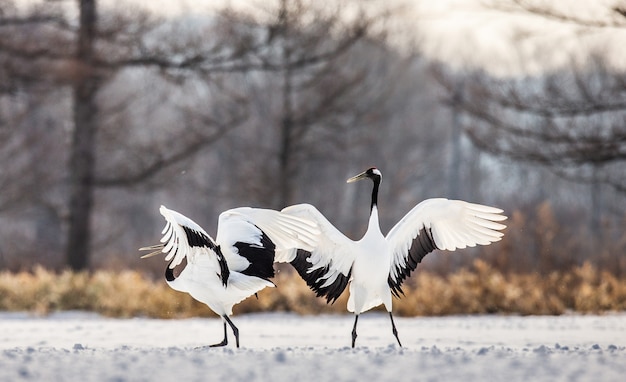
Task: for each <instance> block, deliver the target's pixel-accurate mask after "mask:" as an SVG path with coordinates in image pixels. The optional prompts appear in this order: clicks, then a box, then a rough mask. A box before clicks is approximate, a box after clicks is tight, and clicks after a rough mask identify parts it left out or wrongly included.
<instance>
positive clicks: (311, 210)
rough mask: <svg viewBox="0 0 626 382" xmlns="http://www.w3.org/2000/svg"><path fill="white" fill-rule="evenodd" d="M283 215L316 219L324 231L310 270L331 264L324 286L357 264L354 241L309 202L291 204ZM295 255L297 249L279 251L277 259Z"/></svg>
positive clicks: (280, 259) (286, 258)
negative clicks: (355, 261) (355, 262)
mask: <svg viewBox="0 0 626 382" xmlns="http://www.w3.org/2000/svg"><path fill="white" fill-rule="evenodd" d="M281 212H282V213H283V214H287V215H291V216H297V217H301V218H304V219H307V220H311V221H313V222H315V223H316V224H317V225H318V226H319V229H320V231H321V235H320V237H319V241H318V243H317V246H316V247H315V248H314V249H311V250H308V251H309V252H311V256H310V257H309V262H310V263H311V268H310V269H309V273H310V272H312V271H314V270H316V269H320V268H324V267H329V269H328V272H326V274H325V276H324V278H325V279H326V281H325V282H324V284H323V285H322V287H325V286H328V285H330V284H332V283H333V282H334V281H335V279H336V278H337V275H338V272H340V273H342V274H343V275H345V276H347V275H348V274H349V272H350V268H351V267H352V264H353V263H354V259H355V256H356V253H357V251H356V250H355V246H356V244H355V242H354V241H352V240H350V239H349V238H347V237H346V236H345V235H344V234H343V233H341V232H340V231H339V230H338V229H337V228H335V226H333V225H332V224H331V223H330V222H329V221H328V219H326V217H325V216H324V215H322V213H321V212H320V211H319V210H318V209H317V208H315V207H314V206H312V205H310V204H297V205H294V206H289V207H286V208H284V209H283V210H282V211H281ZM295 256H296V251H295V250H291V251H283V252H280V253H277V254H276V261H277V262H291V261H293V260H294V258H295Z"/></svg>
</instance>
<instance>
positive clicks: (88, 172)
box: [0, 0, 626, 278]
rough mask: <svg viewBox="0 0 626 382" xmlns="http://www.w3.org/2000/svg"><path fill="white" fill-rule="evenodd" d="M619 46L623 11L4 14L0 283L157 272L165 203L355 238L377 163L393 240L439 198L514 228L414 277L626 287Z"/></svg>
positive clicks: (238, 6)
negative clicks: (591, 275)
mask: <svg viewBox="0 0 626 382" xmlns="http://www.w3.org/2000/svg"><path fill="white" fill-rule="evenodd" d="M171 3H176V5H173V4H171ZM625 41H626V3H624V2H623V1H593V2H588V1H582V0H581V1H575V2H572V1H540V0H501V1H475V2H457V1H451V0H449V1H444V2H437V4H436V5H435V4H430V2H425V1H424V2H418V1H374V0H371V1H358V0H336V1H323V2H320V1H313V0H276V1H257V0H248V1H243V0H241V1H233V2H223V3H220V6H217V5H215V2H210V1H205V2H202V1H189V2H167V1H166V2H157V1H155V2H148V1H146V2H141V1H121V0H120V1H115V0H109V1H104V0H102V1H95V0H79V1H71V0H39V1H34V0H32V1H19V0H0V62H1V65H0V268H1V269H3V270H7V271H20V270H31V269H33V267H34V266H35V265H41V266H43V267H45V268H47V269H51V270H62V269H65V268H71V269H74V270H83V269H90V270H96V269H113V270H120V269H136V270H141V271H145V272H148V273H149V272H154V274H158V275H160V274H161V272H162V271H163V267H164V266H165V263H163V262H162V261H156V260H154V261H147V260H143V261H140V260H139V253H138V251H137V249H138V248H139V247H140V246H144V245H149V244H154V243H155V242H156V240H158V239H159V238H160V236H159V232H160V229H161V228H162V226H163V225H164V222H163V220H162V218H161V216H160V215H159V214H158V207H159V205H161V204H164V205H166V206H167V207H169V208H172V209H175V210H177V211H179V212H181V213H183V214H186V215H187V216H189V217H191V218H192V219H194V220H195V221H196V222H198V223H199V224H201V225H202V226H204V227H205V229H206V230H207V231H208V232H209V233H214V232H215V228H216V224H217V216H218V214H219V213H220V212H221V211H223V210H225V209H228V208H232V207H239V206H244V205H248V206H256V207H267V208H277V209H280V208H282V207H284V206H286V205H289V204H294V203H302V202H306V203H311V204H314V205H315V206H317V207H318V208H319V209H320V211H322V212H323V213H324V214H325V215H326V216H327V217H328V218H329V220H330V221H331V222H332V223H333V224H335V225H336V226H337V227H338V228H339V229H340V230H342V231H343V232H345V233H346V234H347V235H348V236H349V237H352V238H355V239H356V238H358V237H360V235H362V233H363V232H364V231H365V229H366V224H367V214H368V212H369V197H370V192H371V189H370V187H369V186H366V185H365V184H357V185H347V184H346V183H345V179H346V178H348V177H349V176H352V175H355V174H357V173H359V172H361V171H363V170H365V169H366V168H367V167H370V166H377V167H378V168H380V169H381V171H382V172H383V176H384V178H383V183H382V186H381V195H380V197H379V202H380V208H381V224H382V228H383V230H384V231H386V230H388V229H390V228H391V226H392V225H393V224H395V222H396V221H397V220H399V219H400V218H401V217H402V216H403V215H404V214H405V213H406V212H408V211H409V209H410V208H412V207H413V206H414V205H415V204H417V203H418V202H419V201H421V200H423V199H425V198H429V197H448V198H459V199H464V200H467V201H472V202H476V203H481V204H487V205H493V206H498V207H500V208H503V209H504V210H505V214H506V215H508V216H509V220H508V223H507V224H508V228H507V230H506V232H505V233H506V234H505V238H504V240H503V241H502V242H499V243H496V244H493V245H491V246H489V247H481V248H478V249H472V250H463V251H457V253H443V252H439V253H437V254H433V255H430V256H427V257H426V258H425V260H424V263H423V264H422V265H421V266H420V267H422V268H421V269H426V270H430V271H432V272H434V273H440V274H442V273H444V272H452V271H456V270H458V269H461V267H464V266H470V265H471V264H472V263H473V262H474V261H475V260H476V259H481V261H483V262H484V263H480V264H482V265H481V266H483V267H484V266H487V265H485V264H489V265H488V267H491V268H490V269H496V270H498V272H504V274H507V273H539V274H541V275H544V274H546V275H547V274H549V273H550V272H554V271H563V270H568V269H570V268H573V267H580V266H581V265H583V263H585V262H587V263H588V264H590V265H591V266H593V267H594V268H596V269H599V270H602V271H606V272H609V273H611V274H613V275H615V276H617V277H621V278H623V277H624V276H625V275H626V257H625V255H626V198H625V196H626V49H624V42H625ZM578 269H581V268H578ZM40 272H41V271H40ZM418 273H419V272H418ZM85 277H86V276H85Z"/></svg>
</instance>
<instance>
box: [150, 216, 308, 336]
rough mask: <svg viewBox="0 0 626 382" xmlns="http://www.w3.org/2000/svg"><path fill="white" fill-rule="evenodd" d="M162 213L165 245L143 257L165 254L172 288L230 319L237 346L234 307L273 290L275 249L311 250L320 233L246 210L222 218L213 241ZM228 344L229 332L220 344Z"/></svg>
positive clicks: (297, 221) (184, 220)
mask: <svg viewBox="0 0 626 382" xmlns="http://www.w3.org/2000/svg"><path fill="white" fill-rule="evenodd" d="M159 211H160V212H161V214H162V215H163V217H164V218H165V221H166V225H165V228H164V229H163V232H162V234H163V238H162V239H161V243H162V244H159V245H156V246H152V247H146V248H142V250H153V251H154V252H152V253H150V254H148V255H145V256H143V257H149V256H153V255H156V254H159V253H164V254H166V256H165V260H166V261H169V264H168V266H167V269H166V272H165V276H166V281H167V283H168V285H169V286H170V287H171V288H172V289H175V290H177V291H179V292H184V293H189V294H190V295H191V296H192V297H193V298H194V299H196V300H198V301H200V302H203V303H204V304H206V305H207V306H208V307H209V308H210V309H211V310H213V311H214V312H215V313H217V314H218V315H220V316H221V317H222V318H223V319H224V320H226V321H227V322H228V323H229V324H230V325H231V327H233V331H234V332H235V336H236V337H237V344H239V340H238V334H237V333H238V332H237V331H236V328H235V327H234V325H233V324H232V322H231V321H230V320H229V319H228V316H230V315H232V309H233V306H234V305H235V304H237V303H239V302H241V301H242V300H244V299H245V298H247V297H249V296H251V295H253V294H255V293H257V292H258V291H260V290H262V289H263V288H265V287H273V286H274V284H273V283H272V282H271V281H269V278H271V277H273V276H274V269H273V264H274V256H275V251H276V250H283V251H284V250H289V249H291V248H306V249H308V250H312V249H313V248H314V246H315V245H316V243H317V236H318V234H319V229H318V228H317V225H316V224H315V223H313V222H311V221H309V220H307V219H304V218H298V217H294V216H288V215H285V214H282V213H280V212H278V211H273V210H266V209H257V208H249V207H242V208H236V209H231V210H228V211H225V212H223V213H222V214H220V216H219V223H218V229H217V236H216V239H215V240H214V239H213V238H211V236H209V234H207V233H206V231H204V229H203V228H202V227H200V226H199V225H198V224H196V223H195V222H194V221H193V220H191V219H189V218H188V217H186V216H184V215H182V214H180V213H178V212H176V211H173V210H170V209H167V208H166V207H165V206H161V208H160V210H159ZM179 268H182V269H179ZM177 272H178V274H176V273H177ZM225 325H226V323H224V330H225V331H226V326H225ZM226 343H227V340H226V332H225V333H224V342H223V343H222V344H220V345H225V344H226Z"/></svg>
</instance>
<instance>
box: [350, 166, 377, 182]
mask: <svg viewBox="0 0 626 382" xmlns="http://www.w3.org/2000/svg"><path fill="white" fill-rule="evenodd" d="M361 179H371V180H372V181H373V182H374V183H377V182H378V183H380V181H381V180H382V179H383V174H382V173H381V172H380V170H379V169H377V168H376V167H371V168H368V169H367V170H365V171H363V172H362V173H360V174H359V175H355V176H353V177H352V178H350V179H348V180H347V181H346V182H347V183H352V182H356V181H357V180H361Z"/></svg>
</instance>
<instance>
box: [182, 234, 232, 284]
mask: <svg viewBox="0 0 626 382" xmlns="http://www.w3.org/2000/svg"><path fill="white" fill-rule="evenodd" d="M182 227H183V230H184V231H185V235H186V236H187V242H188V243H189V245H190V246H192V247H203V248H209V249H210V250H212V251H213V252H214V253H215V256H216V257H217V262H218V263H219V265H220V274H219V277H220V278H221V279H222V284H223V285H224V286H226V284H227V283H228V277H229V276H230V269H229V268H228V263H227V262H226V258H225V257H224V255H223V254H222V250H221V249H220V246H219V245H216V244H215V242H214V241H213V240H211V238H210V237H208V236H207V235H205V234H204V233H202V232H198V231H196V230H195V229H192V228H189V227H187V226H182Z"/></svg>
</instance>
